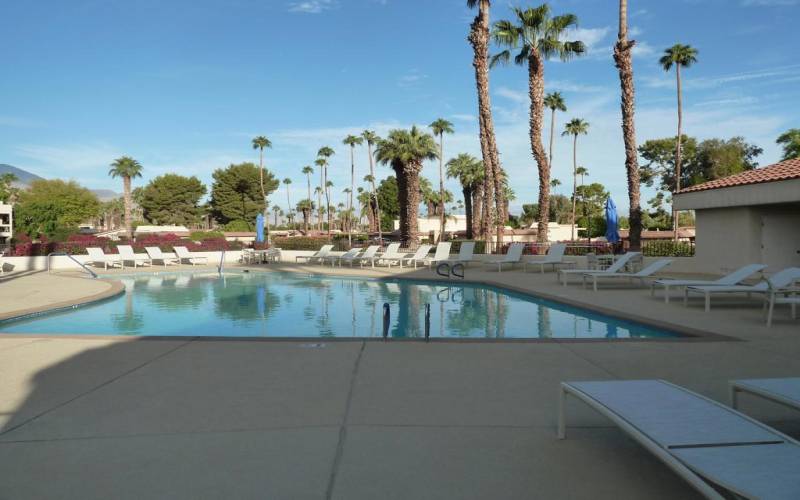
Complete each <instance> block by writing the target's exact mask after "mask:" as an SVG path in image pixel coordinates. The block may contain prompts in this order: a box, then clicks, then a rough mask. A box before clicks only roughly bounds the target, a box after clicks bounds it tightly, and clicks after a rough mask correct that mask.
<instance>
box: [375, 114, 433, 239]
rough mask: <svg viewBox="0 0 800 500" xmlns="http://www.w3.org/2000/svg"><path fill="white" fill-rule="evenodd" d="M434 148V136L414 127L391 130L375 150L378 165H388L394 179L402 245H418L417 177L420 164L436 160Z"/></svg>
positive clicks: (420, 169) (420, 168) (420, 167)
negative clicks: (397, 191)
mask: <svg viewBox="0 0 800 500" xmlns="http://www.w3.org/2000/svg"><path fill="white" fill-rule="evenodd" d="M437 149H438V148H437V147H436V141H435V140H434V139H433V137H432V136H431V135H430V134H426V133H424V132H422V131H420V129H418V128H417V127H416V125H415V126H413V127H411V130H399V129H398V130H392V131H390V132H389V137H388V138H386V139H384V140H382V141H381V142H379V143H378V147H377V148H376V150H375V158H376V159H377V161H378V163H380V164H382V165H389V166H391V168H392V170H394V173H395V176H396V177H397V186H398V190H399V203H400V241H401V242H402V243H403V245H405V246H409V245H416V244H417V243H419V235H418V234H417V233H418V228H419V226H418V223H417V217H418V212H419V174H420V172H421V171H422V166H423V165H422V162H423V161H425V160H435V159H436V158H438V156H439V154H438V152H437Z"/></svg>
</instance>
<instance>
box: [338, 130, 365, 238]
mask: <svg viewBox="0 0 800 500" xmlns="http://www.w3.org/2000/svg"><path fill="white" fill-rule="evenodd" d="M342 143H343V144H344V145H345V146H350V191H349V192H348V194H347V210H348V213H349V212H351V211H352V210H353V190H354V189H355V179H356V146H360V145H361V144H363V143H364V139H363V138H361V137H359V136H357V135H348V136H347V137H345V138H344V140H343V141H342ZM349 223H350V221H349V220H348V224H349ZM351 229H352V228H350V227H349V226H348V231H347V243H348V244H349V245H350V246H352V245H353V239H352V238H353V236H352V235H351V234H350V230H351Z"/></svg>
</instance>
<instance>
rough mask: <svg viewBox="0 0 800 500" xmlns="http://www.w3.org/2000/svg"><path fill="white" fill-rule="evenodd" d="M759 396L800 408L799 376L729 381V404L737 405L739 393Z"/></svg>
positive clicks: (735, 406)
mask: <svg viewBox="0 0 800 500" xmlns="http://www.w3.org/2000/svg"><path fill="white" fill-rule="evenodd" d="M740 392H746V393H749V394H753V395H755V396H761V397H762V398H764V399H769V400H770V401H773V402H775V403H780V404H782V405H784V406H788V407H789V408H793V409H795V410H800V377H788V378H756V379H745V380H732V381H731V383H730V394H731V406H733V407H734V408H738V407H739V393H740Z"/></svg>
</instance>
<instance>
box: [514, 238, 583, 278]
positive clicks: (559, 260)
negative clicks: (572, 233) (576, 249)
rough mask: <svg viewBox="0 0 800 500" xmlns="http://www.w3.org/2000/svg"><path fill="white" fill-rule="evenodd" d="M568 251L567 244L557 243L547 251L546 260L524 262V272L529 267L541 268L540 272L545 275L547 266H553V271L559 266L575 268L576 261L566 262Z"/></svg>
mask: <svg viewBox="0 0 800 500" xmlns="http://www.w3.org/2000/svg"><path fill="white" fill-rule="evenodd" d="M566 251H567V244H566V243H556V244H555V245H552V246H551V247H550V248H549V249H548V250H547V255H545V256H544V258H539V259H533V260H531V259H529V260H526V261H523V263H522V271H523V272H526V271H527V270H528V266H539V271H540V272H541V273H544V268H545V266H553V271H555V270H556V267H557V266H574V265H575V261H572V260H564V253H565V252H566Z"/></svg>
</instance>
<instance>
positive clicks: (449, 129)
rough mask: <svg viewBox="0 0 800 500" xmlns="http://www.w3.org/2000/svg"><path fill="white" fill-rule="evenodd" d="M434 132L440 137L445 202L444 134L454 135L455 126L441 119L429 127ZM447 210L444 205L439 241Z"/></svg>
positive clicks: (440, 177)
mask: <svg viewBox="0 0 800 500" xmlns="http://www.w3.org/2000/svg"><path fill="white" fill-rule="evenodd" d="M428 127H430V129H431V130H432V131H433V135H434V136H438V137H439V199H440V200H443V199H444V198H445V196H444V134H452V133H453V132H455V131H454V130H453V124H452V123H450V122H449V121H447V120H445V119H444V118H439V119H437V120H435V121H434V122H433V123H431V124H430V125H428ZM445 217H446V215H445V210H444V204H443V205H442V216H441V218H440V222H441V224H440V225H439V241H442V238H444V225H445Z"/></svg>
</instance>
